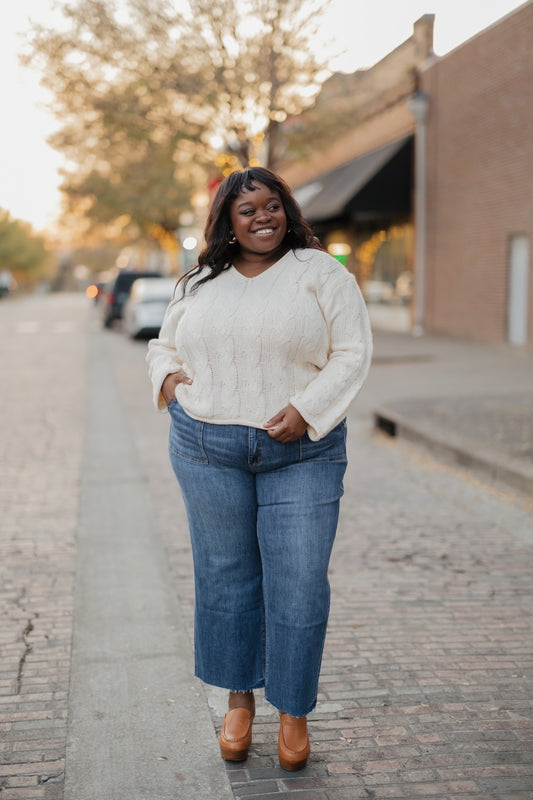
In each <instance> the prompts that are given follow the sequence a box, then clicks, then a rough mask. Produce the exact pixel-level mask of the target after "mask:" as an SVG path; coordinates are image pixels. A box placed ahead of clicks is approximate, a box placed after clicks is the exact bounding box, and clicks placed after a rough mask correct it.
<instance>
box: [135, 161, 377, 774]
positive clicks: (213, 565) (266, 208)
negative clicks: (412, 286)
mask: <svg viewBox="0 0 533 800" xmlns="http://www.w3.org/2000/svg"><path fill="white" fill-rule="evenodd" d="M205 241H206V245H205V248H204V249H203V250H202V252H201V253H200V256H199V263H198V266H197V267H195V268H193V269H192V270H191V271H190V272H189V273H188V274H186V275H185V276H184V278H182V280H181V291H179V290H178V297H177V298H176V299H174V300H173V301H172V302H171V304H170V306H169V308H168V310H167V313H166V317H165V320H164V322H163V325H162V327H161V331H160V334H159V338H158V339H153V340H152V341H150V343H149V346H148V356H147V360H148V364H149V371H150V377H151V380H152V383H153V387H154V402H155V404H156V406H157V407H158V408H160V409H163V410H164V409H167V408H168V411H169V412H170V417H171V430H170V441H169V450H170V459H171V463H172V466H173V469H174V472H175V474H176V476H177V479H178V481H179V484H180V487H181V491H182V495H183V499H184V503H185V507H186V510H187V518H188V523H189V530H190V536H191V544H192V552H193V562H194V575H195V671H196V675H197V676H198V677H199V678H201V679H202V680H203V681H204V682H206V683H209V684H213V685H216V686H220V687H223V688H226V689H228V690H229V702H228V713H227V714H226V716H225V718H224V723H223V726H222V731H221V734H220V739H219V744H220V750H221V754H222V757H223V758H225V759H227V760H230V761H241V760H244V759H245V758H246V757H247V755H248V749H249V747H250V744H251V741H252V722H253V718H254V713H255V705H254V702H255V701H254V694H253V690H254V689H256V688H259V687H264V688H265V698H266V699H267V700H268V701H269V702H270V703H272V704H273V705H274V706H275V707H276V708H277V709H278V711H279V713H280V731H279V737H278V753H279V760H280V764H281V766H282V767H283V768H284V769H287V770H298V769H301V768H302V767H304V766H305V764H306V762H307V758H308V755H309V751H310V747H309V739H308V733H307V722H306V716H307V714H309V712H310V711H312V710H313V708H314V707H315V705H316V700H317V691H318V678H319V672H320V664H321V660H322V651H323V646H324V639H325V635H326V625H327V620H328V614H329V582H328V575H327V573H328V563H329V558H330V554H331V548H332V545H333V540H334V538H335V532H336V527H337V520H338V513H339V501H340V498H341V495H342V492H343V488H342V480H343V476H344V472H345V469H346V448H345V440H346V421H345V416H346V412H347V409H348V407H349V405H350V404H351V402H352V401H353V399H354V398H355V396H356V395H357V393H358V392H359V390H360V389H361V387H362V385H363V383H364V380H365V378H366V375H367V372H368V368H369V365H370V359H371V350H372V342H371V333H370V325H369V321H368V316H367V312H366V308H365V305H364V302H363V299H362V297H361V293H360V291H359V289H358V287H357V285H356V282H355V280H354V278H353V276H352V275H351V274H350V273H349V272H348V271H347V270H346V269H345V268H344V267H343V266H342V265H340V264H339V263H338V262H337V261H336V260H335V259H334V258H332V256H330V255H329V254H328V253H326V252H324V250H323V249H322V247H321V246H320V244H319V243H318V241H317V239H316V238H315V237H314V235H313V232H312V230H311V228H310V226H309V225H308V224H307V223H306V222H305V220H304V219H303V218H302V215H301V212H300V209H299V207H298V205H297V203H296V201H295V200H294V198H293V197H292V195H291V192H290V190H289V188H288V186H287V185H286V184H285V183H284V182H283V181H282V180H281V179H280V178H279V177H278V176H276V175H275V174H274V173H272V172H271V171H270V170H267V169H265V168H255V167H254V168H249V169H246V170H244V171H242V172H234V173H232V174H231V175H229V176H228V177H227V178H225V180H224V181H223V182H222V183H221V185H220V187H219V189H218V191H217V194H216V196H215V199H214V201H213V204H212V208H211V210H210V213H209V217H208V220H207V224H206V230H205Z"/></svg>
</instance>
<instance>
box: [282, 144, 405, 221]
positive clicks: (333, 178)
mask: <svg viewBox="0 0 533 800" xmlns="http://www.w3.org/2000/svg"><path fill="white" fill-rule="evenodd" d="M411 140H412V136H404V137H403V138H401V139H396V140H395V141H394V142H390V143H389V144H387V145H385V146H384V147H380V148H379V149H377V150H372V151H371V152H370V153H365V154H364V155H362V156H358V158H354V159H353V160H352V161H348V162H347V163H345V164H341V166H339V167H335V169H333V170H331V172H325V173H323V174H322V175H319V176H317V177H316V178H314V179H313V180H312V181H309V182H308V183H305V184H303V185H302V186H299V187H298V188H297V189H295V190H294V197H295V198H296V201H297V202H298V204H299V205H300V208H301V209H302V213H303V215H304V217H305V218H306V219H307V220H308V221H309V222H326V221H327V220H330V219H335V218H337V217H342V216H343V215H344V214H345V213H346V211H347V207H348V206H349V205H351V204H352V201H353V200H354V198H355V197H356V196H357V195H358V194H359V193H360V192H361V191H362V190H363V189H364V188H365V187H366V186H368V184H369V183H370V182H371V181H372V180H373V179H374V178H376V177H377V176H378V174H379V173H380V172H381V171H382V170H383V169H384V168H385V167H386V166H387V165H388V164H389V163H390V162H391V161H392V160H393V159H394V157H395V156H396V155H397V154H398V153H400V151H401V150H402V149H403V148H404V147H405V146H406V145H407V143H408V142H410V141H411Z"/></svg>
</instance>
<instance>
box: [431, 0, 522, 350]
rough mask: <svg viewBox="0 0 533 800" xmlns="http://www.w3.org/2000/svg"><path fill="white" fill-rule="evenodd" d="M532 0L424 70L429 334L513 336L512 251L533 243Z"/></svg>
mask: <svg viewBox="0 0 533 800" xmlns="http://www.w3.org/2000/svg"><path fill="white" fill-rule="evenodd" d="M532 43H533V2H528V3H526V4H525V5H523V6H521V7H520V8H519V9H518V10H517V11H515V12H514V13H512V14H510V15H509V16H507V17H505V18H503V19H502V20H500V21H499V22H498V23H496V24H495V25H493V26H491V27H490V28H488V29H486V30H485V31H483V32H481V33H480V34H478V35H477V36H475V37H474V38H472V39H470V40H469V41H467V42H465V43H464V44H463V45H461V46H460V47H458V48H457V49H455V50H454V51H452V52H451V53H449V54H448V55H446V56H445V57H443V58H441V59H439V60H436V61H434V62H433V63H430V64H428V65H427V66H425V67H423V68H422V69H421V75H420V88H421V89H422V90H423V91H425V92H426V93H427V94H428V96H429V114H428V121H427V167H428V183H427V202H428V205H427V217H428V221H427V250H426V302H425V322H426V330H428V331H432V332H434V333H443V334H448V335H453V336H457V337H462V338H469V339H476V340H482V341H488V342H490V341H493V342H504V341H506V340H507V303H508V282H509V280H508V247H509V237H510V236H511V235H513V234H526V235H527V236H529V240H530V252H531V257H530V280H529V307H528V321H529V329H528V343H529V344H533V263H532V262H533V48H532Z"/></svg>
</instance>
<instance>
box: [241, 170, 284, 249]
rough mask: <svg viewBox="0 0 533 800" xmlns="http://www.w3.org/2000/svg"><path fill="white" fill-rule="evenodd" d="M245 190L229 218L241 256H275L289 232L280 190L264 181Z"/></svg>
mask: <svg viewBox="0 0 533 800" xmlns="http://www.w3.org/2000/svg"><path fill="white" fill-rule="evenodd" d="M254 186H255V189H253V190H249V189H243V190H242V191H241V193H240V194H238V195H237V197H236V198H235V200H234V201H233V202H232V204H231V207H230V221H231V227H232V230H233V233H234V234H235V238H236V239H237V241H238V243H239V245H240V250H241V256H243V257H244V258H246V256H253V257H254V258H257V256H267V255H270V254H272V255H275V254H276V252H277V251H278V250H280V248H281V245H282V243H283V240H284V238H285V234H286V233H287V217H286V215H285V209H284V208H283V203H282V202H281V197H280V196H279V193H278V192H276V191H275V190H274V189H269V188H268V186H265V185H264V184H263V183H256V182H254Z"/></svg>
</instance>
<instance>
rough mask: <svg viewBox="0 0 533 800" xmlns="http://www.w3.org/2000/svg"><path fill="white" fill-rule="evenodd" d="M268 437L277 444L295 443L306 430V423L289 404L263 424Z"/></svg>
mask: <svg viewBox="0 0 533 800" xmlns="http://www.w3.org/2000/svg"><path fill="white" fill-rule="evenodd" d="M264 427H265V428H266V429H267V431H268V434H269V436H272V438H273V439H275V440H276V441H277V442H295V441H297V440H298V439H301V438H302V436H303V435H304V433H305V432H306V430H307V422H306V421H305V419H304V418H303V417H302V415H301V414H300V412H299V411H297V410H296V409H295V408H294V406H291V405H290V404H289V405H288V406H285V408H282V409H281V411H278V413H277V414H276V415H275V416H273V417H272V419H269V420H268V422H265V424H264Z"/></svg>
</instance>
